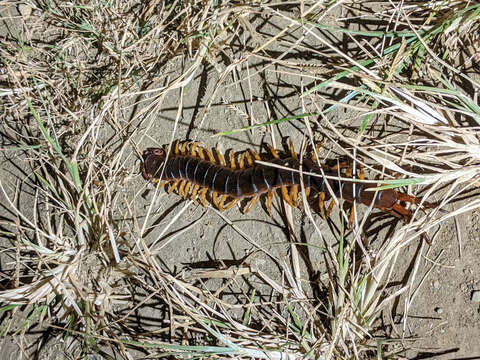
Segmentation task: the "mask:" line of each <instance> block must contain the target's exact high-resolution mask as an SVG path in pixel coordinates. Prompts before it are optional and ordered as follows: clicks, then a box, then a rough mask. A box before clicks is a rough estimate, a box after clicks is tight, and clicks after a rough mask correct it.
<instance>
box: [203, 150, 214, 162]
mask: <svg viewBox="0 0 480 360" xmlns="http://www.w3.org/2000/svg"><path fill="white" fill-rule="evenodd" d="M203 150H205V153H206V154H207V157H208V160H209V161H210V162H212V163H216V162H217V161H216V160H215V157H214V156H213V155H212V153H211V152H210V151H209V150H208V149H203Z"/></svg>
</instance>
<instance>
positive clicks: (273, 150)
mask: <svg viewBox="0 0 480 360" xmlns="http://www.w3.org/2000/svg"><path fill="white" fill-rule="evenodd" d="M268 150H270V152H271V153H272V156H273V157H274V158H275V159H280V155H278V152H277V150H275V149H274V148H273V147H272V146H271V145H268Z"/></svg>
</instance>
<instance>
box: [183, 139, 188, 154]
mask: <svg viewBox="0 0 480 360" xmlns="http://www.w3.org/2000/svg"><path fill="white" fill-rule="evenodd" d="M187 146H188V143H187V142H184V143H183V144H182V155H187V152H188V150H187Z"/></svg>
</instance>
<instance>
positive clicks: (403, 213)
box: [380, 203, 413, 223]
mask: <svg viewBox="0 0 480 360" xmlns="http://www.w3.org/2000/svg"><path fill="white" fill-rule="evenodd" d="M380 210H382V211H384V212H386V213H389V214H391V215H393V216H395V217H397V218H401V219H403V221H404V222H406V223H407V222H409V221H410V219H411V218H412V216H413V214H412V212H411V211H410V210H408V209H406V208H405V207H403V206H402V205H400V204H398V203H397V204H395V205H393V206H392V208H391V209H388V208H380Z"/></svg>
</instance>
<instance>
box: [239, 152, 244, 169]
mask: <svg viewBox="0 0 480 360" xmlns="http://www.w3.org/2000/svg"><path fill="white" fill-rule="evenodd" d="M238 168H239V169H243V168H245V153H242V154H241V155H240V160H239V161H238Z"/></svg>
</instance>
